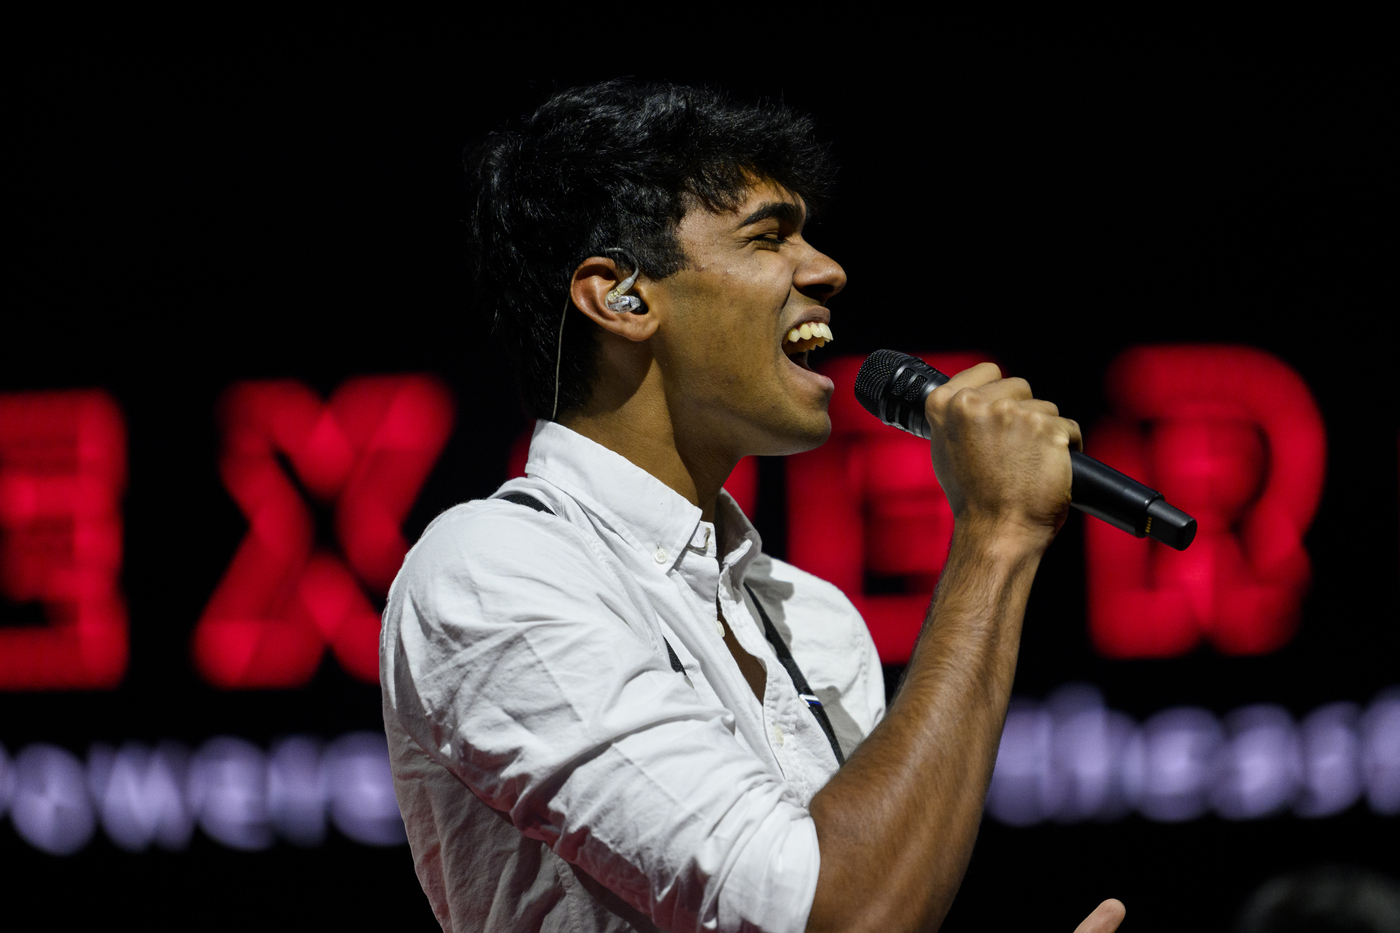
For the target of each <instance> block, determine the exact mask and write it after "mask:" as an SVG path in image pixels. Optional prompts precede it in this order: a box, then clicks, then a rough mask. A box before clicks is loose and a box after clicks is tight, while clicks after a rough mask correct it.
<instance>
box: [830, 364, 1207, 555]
mask: <svg viewBox="0 0 1400 933" xmlns="http://www.w3.org/2000/svg"><path fill="white" fill-rule="evenodd" d="M976 369H977V367H974V369H973V370H969V371H968V372H967V374H966V378H964V376H963V374H959V377H958V378H959V379H961V380H962V381H965V382H968V383H969V387H972V388H976V389H981V388H982V387H983V386H985V385H987V384H989V383H992V382H993V377H991V376H990V374H978V373H976ZM998 375H999V374H998ZM948 381H949V380H948V377H947V376H945V375H943V373H940V372H939V371H938V370H936V369H934V368H933V367H932V366H929V365H928V364H926V363H924V362H923V361H922V360H919V359H918V358H916V357H913V356H909V355H908V354H905V353H899V352H897V351H894V350H877V351H876V352H875V353H872V354H871V355H870V356H869V357H868V358H867V359H866V361H865V363H864V364H863V365H862V366H861V368H860V372H859V374H858V375H857V376H856V386H855V392H856V398H857V399H858V400H859V401H860V403H861V405H863V406H864V407H865V409H866V410H867V411H869V412H870V413H871V414H872V415H874V416H875V417H877V418H879V419H880V420H881V421H883V422H885V423H886V424H889V425H893V426H894V427H897V428H900V429H901V430H904V431H908V432H909V433H911V434H917V435H918V436H919V437H922V438H926V439H927V438H931V437H932V436H933V431H934V428H933V426H931V425H930V424H929V421H928V413H927V411H926V405H927V402H928V398H929V396H930V395H931V394H932V393H933V391H934V390H935V389H937V388H938V387H939V386H941V385H943V384H944V383H946V382H948ZM1003 399H1007V400H1009V403H1008V402H1003V401H1002V400H1003ZM983 403H985V405H986V406H989V407H988V408H987V409H986V410H984V411H981V412H980V413H978V414H979V416H980V417H991V418H997V417H999V416H998V413H997V411H996V410H995V406H997V405H998V404H1001V405H1002V406H1003V412H1002V413H1003V414H1009V411H1008V410H1007V409H1008V406H1009V405H1018V406H1020V408H1021V409H1023V410H1024V409H1026V408H1027V407H1029V408H1030V409H1031V410H1035V409H1037V408H1038V409H1040V410H1041V411H1042V412H1043V413H1044V414H1045V415H1047V416H1051V417H1053V416H1055V415H1056V414H1057V413H1056V411H1055V408H1054V406H1053V405H1051V404H1050V403H1048V402H1038V401H1036V400H1034V399H1032V398H1031V397H1030V390H1029V387H1028V386H1026V384H1025V382H1024V381H1022V380H1002V384H1001V385H998V386H994V387H992V388H989V389H986V390H985V391H983V392H981V393H980V394H979V395H977V396H975V397H973V398H970V400H969V401H968V402H967V403H965V406H967V405H972V406H975V405H981V404H983ZM944 414H945V417H944V418H943V422H944V423H943V424H941V425H940V426H939V427H940V428H941V429H942V430H943V431H944V433H947V431H949V430H951V431H953V432H954V433H956V432H957V430H958V425H959V423H960V420H959V418H952V419H949V418H947V417H946V413H944ZM959 414H960V415H961V416H962V417H964V418H966V417H972V414H971V413H970V412H961V413H959ZM1022 421H1023V422H1024V424H1025V425H1026V426H1025V427H1023V428H1022V430H1034V429H1035V428H1034V427H1032V426H1033V425H1036V424H1038V425H1039V427H1040V429H1041V430H1047V429H1049V428H1050V425H1049V419H1034V418H1032V419H1022ZM949 440H951V441H953V442H954V443H960V442H962V441H963V440H964V439H963V438H960V437H957V436H950V437H949ZM968 440H969V441H970V442H971V443H977V441H976V439H973V438H969V439H968ZM1035 449H1037V448H1036V446H1035V445H1034V444H1029V445H1023V446H1022V447H1019V448H1017V451H1018V452H1017V453H1016V454H1013V453H1012V452H1011V451H1009V450H1008V451H1006V452H1004V453H998V454H995V455H993V456H991V457H990V458H989V459H990V460H992V461H995V460H996V457H997V456H1005V457H1010V456H1034V453H1033V451H1034V450H1035ZM1070 464H1071V469H1072V474H1073V475H1072V483H1071V491H1070V500H1071V501H1070V504H1071V505H1073V506H1074V507H1075V508H1077V509H1079V510H1081V511H1083V512H1086V513H1088V514H1090V515H1093V516H1094V517H1095V518H1099V519H1101V520H1103V521H1106V522H1108V523H1109V524H1111V525H1114V526H1115V527H1118V528H1121V529H1122V530H1124V531H1126V532H1128V533H1129V534H1133V535H1136V536H1137V537H1139V538H1141V537H1144V536H1146V537H1152V538H1156V539H1157V540H1158V541H1161V542H1163V543H1164V544H1167V545H1170V546H1171V547H1174V548H1176V549H1177V550H1179V551H1180V550H1185V549H1186V547H1187V546H1188V545H1189V544H1190V543H1191V541H1192V539H1193V538H1195V536H1196V520H1195V519H1194V518H1192V517H1191V516H1189V515H1187V514H1186V513H1185V512H1182V511H1181V510H1180V509H1177V508H1175V507H1173V506H1171V505H1169V504H1168V503H1167V501H1166V500H1165V499H1163V498H1162V495H1161V494H1160V493H1158V492H1157V491H1156V490H1153V489H1149V488H1148V487H1146V486H1144V485H1143V484H1141V483H1139V482H1137V481H1136V480H1134V479H1132V478H1130V477H1128V476H1125V475H1123V474H1122V473H1119V472H1118V471H1117V470H1115V469H1113V468H1112V467H1108V466H1105V465H1104V464H1102V463H1099V462H1098V461H1097V460H1094V459H1093V458H1091V457H1087V456H1085V455H1084V454H1083V453H1081V452H1079V451H1077V450H1071V451H1070ZM934 465H935V468H936V469H937V471H938V472H939V476H940V481H941V482H944V486H945V492H947V493H948V494H949V499H950V504H953V505H954V512H955V513H956V512H957V511H958V510H959V507H960V505H961V503H959V502H954V501H953V499H954V497H957V496H960V495H962V491H961V490H960V489H958V488H956V486H955V487H954V488H953V489H949V488H948V486H949V485H950V484H949V483H948V482H946V481H945V480H943V477H944V476H945V475H952V474H953V473H954V472H955V471H953V468H952V465H951V464H950V463H945V464H939V463H938V462H937V461H935V464H934ZM1022 466H1024V465H1022V464H1018V463H1014V462H1013V463H1007V464H1005V467H1006V468H1007V469H1009V470H1012V471H1015V470H1018V469H1020V468H1021V467H1022ZM940 467H941V469H938V468H940ZM1060 507H1061V508H1063V503H1061V504H1060Z"/></svg>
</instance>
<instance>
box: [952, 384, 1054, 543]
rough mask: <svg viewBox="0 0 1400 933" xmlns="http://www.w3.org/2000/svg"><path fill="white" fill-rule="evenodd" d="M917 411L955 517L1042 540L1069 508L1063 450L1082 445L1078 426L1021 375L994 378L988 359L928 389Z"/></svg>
mask: <svg viewBox="0 0 1400 933" xmlns="http://www.w3.org/2000/svg"><path fill="white" fill-rule="evenodd" d="M924 412H925V414H926V415H927V417H928V422H929V426H930V428H931V429H932V432H933V437H932V441H931V444H932V455H933V469H934V472H935V473H936V474H937V475H938V482H939V483H940V484H941V485H942V486H943V491H944V493H945V494H947V496H948V504H949V505H950V506H952V509H953V517H954V519H955V521H956V522H957V523H958V524H959V525H962V526H964V527H972V528H978V529H986V530H989V531H992V532H995V533H1011V534H1013V535H1015V536H1017V537H1019V538H1021V539H1022V540H1024V541H1026V542H1027V543H1028V544H1030V545H1031V546H1034V547H1039V548H1042V549H1043V548H1044V547H1046V546H1047V545H1048V544H1049V543H1050V540H1051V539H1052V538H1054V536H1055V532H1056V531H1058V530H1059V528H1060V526H1061V525H1062V524H1063V523H1064V520H1065V514H1066V512H1067V511H1068V509H1069V494H1070V479H1071V469H1070V459H1069V451H1070V449H1071V448H1074V449H1079V448H1080V447H1081V446H1082V439H1081V436H1080V432H1079V425H1078V424H1077V423H1076V422H1074V421H1071V420H1070V419H1068V418H1061V417H1060V411H1059V409H1058V408H1056V407H1055V405H1054V403H1052V402H1047V401H1043V400H1041V399H1037V398H1035V397H1034V396H1032V395H1031V387H1030V385H1029V384H1028V383H1027V382H1026V381H1025V380H1024V379H1003V378H1001V370H999V369H998V368H997V367H996V365H995V364H993V363H979V364H978V365H976V366H974V367H972V368H971V369H965V370H963V371H962V372H960V373H958V374H957V375H956V376H953V377H952V378H951V379H949V380H948V381H947V382H946V383H944V384H943V385H941V386H939V387H938V388H936V389H934V390H933V392H932V393H930V394H929V397H928V399H927V401H926V402H925V405H924Z"/></svg>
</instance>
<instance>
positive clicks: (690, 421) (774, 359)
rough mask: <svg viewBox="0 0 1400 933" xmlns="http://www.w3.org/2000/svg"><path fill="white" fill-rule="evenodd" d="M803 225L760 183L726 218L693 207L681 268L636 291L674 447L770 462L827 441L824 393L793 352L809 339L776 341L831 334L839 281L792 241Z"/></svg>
mask: <svg viewBox="0 0 1400 933" xmlns="http://www.w3.org/2000/svg"><path fill="white" fill-rule="evenodd" d="M805 221H806V211H805V207H804V205H803V203H802V200H801V199H800V198H798V197H797V196H795V195H793V194H792V193H791V192H788V191H785V190H783V189H781V188H779V187H777V186H776V185H774V184H772V183H771V182H766V181H765V182H759V183H757V184H755V185H754V187H753V188H751V189H750V190H749V193H748V197H747V198H746V200H745V201H744V202H743V203H742V204H740V205H739V206H738V207H737V208H736V209H735V210H733V211H728V212H725V213H721V214H714V213H711V212H710V211H708V210H705V209H704V208H702V207H695V208H692V209H691V210H690V211H689V213H687V214H686V216H685V217H684V219H682V221H681V223H680V227H679V236H680V242H681V246H682V248H683V249H684V250H685V254H686V257H687V259H688V260H689V264H688V266H687V267H686V268H685V269H683V270H681V271H680V272H677V273H676V274H675V275H672V276H670V277H668V278H666V279H663V280H661V281H658V282H652V283H649V287H648V289H647V303H648V307H649V309H650V310H651V311H652V312H653V313H657V314H659V315H661V318H660V326H659V328H658V330H657V332H656V334H655V335H654V336H653V338H652V340H653V341H654V344H653V346H654V350H653V352H654V354H655V356H656V360H657V363H658V364H659V366H660V367H661V371H662V374H663V377H664V379H665V382H666V389H667V399H668V400H669V403H670V406H671V412H672V423H673V424H674V425H675V429H676V433H677V438H676V440H677V442H678V443H683V444H690V445H694V444H699V445H700V446H701V448H702V449H703V448H704V447H710V448H712V449H714V450H715V452H716V453H721V454H727V455H735V456H744V455H747V454H764V455H777V454H789V453H797V452H800V451H803V450H810V449H812V448H813V447H816V446H817V445H819V444H821V443H822V442H823V441H824V440H826V438H827V435H829V434H830V433H831V419H830V418H829V417H827V413H826V409H827V404H828V402H829V401H830V400H831V392H832V388H833V385H832V382H831V380H830V379H828V378H826V377H825V376H821V375H818V374H817V373H815V372H813V371H812V369H811V368H810V367H809V366H808V364H807V354H806V353H805V352H793V351H800V350H802V349H804V348H806V347H809V346H811V345H812V344H813V343H814V342H815V341H816V338H815V337H814V338H813V339H811V340H806V341H802V342H801V343H797V344H794V343H792V342H790V341H788V340H787V336H788V334H789V332H790V331H792V330H793V329H794V328H800V327H801V326H802V325H803V324H825V325H829V324H830V321H831V312H830V311H829V310H828V309H827V308H826V303H827V301H828V300H829V299H830V298H831V297H832V296H834V295H835V294H836V293H837V292H839V291H840V290H841V289H842V288H843V287H844V286H845V284H846V273H845V272H844V271H843V270H842V268H841V267H840V266H839V265H838V264H837V263H836V262H835V261H833V260H832V259H830V258H829V257H827V256H825V255H823V254H822V253H820V252H818V251H817V250H816V249H814V248H813V247H812V246H811V244H809V243H808V242H807V241H806V240H805V239H803V236H802V228H803V224H804V223H805ZM818 330H820V328H818ZM682 435H684V436H682Z"/></svg>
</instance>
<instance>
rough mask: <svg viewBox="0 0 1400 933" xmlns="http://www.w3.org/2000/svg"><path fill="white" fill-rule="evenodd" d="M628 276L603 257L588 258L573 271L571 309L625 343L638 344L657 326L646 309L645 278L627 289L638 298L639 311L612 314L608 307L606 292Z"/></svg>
mask: <svg viewBox="0 0 1400 933" xmlns="http://www.w3.org/2000/svg"><path fill="white" fill-rule="evenodd" d="M628 274H629V272H627V271H623V270H622V269H619V268H618V265H617V263H616V262H614V261H613V260H611V259H609V258H607V257H606V256H589V257H588V258H587V259H585V260H584V261H583V262H582V263H580V264H579V267H578V268H577V269H575V270H574V277H573V280H572V281H571V282H570V283H569V294H570V296H571V297H572V298H573V302H574V307H576V308H578V309H579V310H580V311H582V312H583V313H584V314H586V315H588V316H589V317H591V318H592V319H593V320H594V322H595V323H597V325H598V326H599V327H601V328H603V329H604V330H606V331H608V332H609V333H613V334H617V335H618V336H619V337H625V338H626V339H628V340H633V341H642V340H646V339H647V338H648V337H650V336H651V335H652V334H654V333H656V328H657V324H658V323H659V322H658V319H657V316H656V315H655V314H650V313H648V310H647V299H646V288H647V280H646V279H645V277H643V276H638V277H637V281H636V282H634V283H633V285H632V287H631V288H630V289H628V290H627V294H629V295H635V296H637V297H638V298H640V299H641V302H642V304H641V307H640V308H638V309H637V310H636V311H614V310H612V309H611V308H609V307H608V292H610V291H612V290H613V289H614V288H617V286H618V285H619V284H620V283H621V282H622V281H623V280H624V279H625V278H626V277H627V276H628Z"/></svg>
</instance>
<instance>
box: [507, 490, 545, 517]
mask: <svg viewBox="0 0 1400 933" xmlns="http://www.w3.org/2000/svg"><path fill="white" fill-rule="evenodd" d="M499 498H501V499H504V500H506V501H507V502H514V503H515V504H516V505H523V506H526V507H527V508H531V509H534V510H535V511H536V512H546V513H548V514H550V515H553V514H554V510H553V509H551V508H550V507H549V506H547V505H545V504H544V503H543V502H541V501H540V500H538V499H536V498H535V497H534V496H527V495H526V494H525V493H523V492H508V493H506V494H505V495H504V496H500V497H499Z"/></svg>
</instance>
